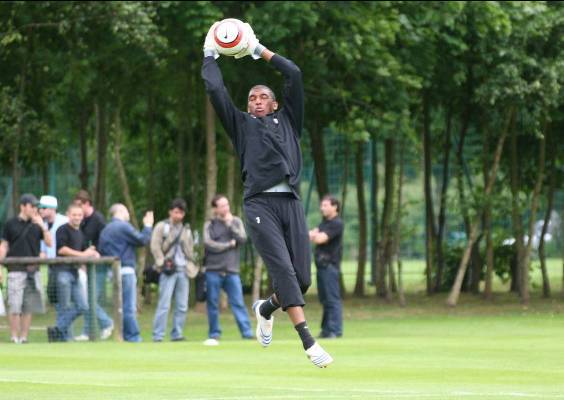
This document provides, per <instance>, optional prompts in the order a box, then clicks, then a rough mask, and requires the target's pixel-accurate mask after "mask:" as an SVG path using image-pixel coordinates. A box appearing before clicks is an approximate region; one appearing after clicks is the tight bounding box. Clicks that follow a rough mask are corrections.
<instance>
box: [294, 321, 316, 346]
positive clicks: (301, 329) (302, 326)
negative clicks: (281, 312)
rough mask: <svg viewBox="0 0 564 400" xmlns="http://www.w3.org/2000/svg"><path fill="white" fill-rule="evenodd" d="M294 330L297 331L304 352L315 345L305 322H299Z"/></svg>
mask: <svg viewBox="0 0 564 400" xmlns="http://www.w3.org/2000/svg"><path fill="white" fill-rule="evenodd" d="M294 328H296V330H297V331H298V335H300V339H302V344H303V345H304V350H307V349H309V348H310V347H311V346H313V345H314V344H315V339H314V338H313V336H311V333H310V332H309V328H308V327H307V322H305V321H304V322H300V323H299V324H298V325H296V326H295V327H294Z"/></svg>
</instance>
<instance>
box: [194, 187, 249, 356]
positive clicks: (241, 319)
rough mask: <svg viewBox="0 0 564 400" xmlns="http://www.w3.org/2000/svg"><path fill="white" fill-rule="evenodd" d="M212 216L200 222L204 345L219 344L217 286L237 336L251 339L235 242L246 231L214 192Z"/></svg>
mask: <svg viewBox="0 0 564 400" xmlns="http://www.w3.org/2000/svg"><path fill="white" fill-rule="evenodd" d="M211 206H212V211H213V218H212V219H211V220H209V221H207V222H206V223H205V225H204V246H205V258H204V260H205V261H204V267H205V269H206V287H207V298H206V302H207V309H208V324H209V331H208V339H207V340H206V341H205V342H204V344H205V345H207V346H215V345H218V344H219V338H220V336H221V329H220V327H219V295H220V291H221V289H223V290H224V291H225V293H226V294H227V297H228V299H229V304H230V306H231V311H232V312H233V316H234V317H235V320H236V321H237V326H238V327H239V331H240V332H241V336H243V338H245V339H254V336H253V332H252V331H251V322H250V321H249V315H248V314H247V308H246V307H245V302H244V300H243V288H242V285H241V278H240V276H239V245H241V244H243V243H245V241H246V240H247V234H246V233H245V227H244V226H243V222H242V221H241V220H240V219H239V218H238V217H236V216H234V215H232V214H231V210H230V208H229V200H228V199H227V197H225V196H224V195H221V194H218V195H216V196H215V197H214V198H213V199H212V201H211Z"/></svg>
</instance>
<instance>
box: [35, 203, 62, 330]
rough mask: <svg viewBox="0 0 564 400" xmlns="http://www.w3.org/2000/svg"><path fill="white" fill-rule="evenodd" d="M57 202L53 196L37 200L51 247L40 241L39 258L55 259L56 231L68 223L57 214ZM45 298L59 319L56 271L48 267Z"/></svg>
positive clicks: (52, 267) (54, 268)
mask: <svg viewBox="0 0 564 400" xmlns="http://www.w3.org/2000/svg"><path fill="white" fill-rule="evenodd" d="M58 207H59V202H58V201H57V198H56V197H55V196H49V195H44V196H41V198H40V199H39V205H38V208H39V215H41V218H43V222H44V223H45V227H46V228H47V229H48V230H49V232H50V233H51V246H47V244H46V243H45V241H44V240H42V241H41V255H40V256H41V257H45V258H55V257H57V235H56V232H57V229H59V227H60V226H62V225H64V224H66V223H67V222H69V219H68V218H67V217H66V216H65V215H62V214H59V213H58V212H57V208H58ZM47 298H48V299H49V302H50V303H51V304H54V305H55V310H56V311H57V319H59V318H60V316H61V312H60V310H59V305H58V302H57V269H56V267H54V266H52V265H49V270H48V277H47Z"/></svg>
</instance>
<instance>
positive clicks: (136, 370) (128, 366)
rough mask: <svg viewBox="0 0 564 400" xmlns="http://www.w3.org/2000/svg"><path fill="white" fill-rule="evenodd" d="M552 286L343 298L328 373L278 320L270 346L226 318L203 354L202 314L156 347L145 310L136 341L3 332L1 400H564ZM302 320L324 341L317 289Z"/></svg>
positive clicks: (563, 348)
mask: <svg viewBox="0 0 564 400" xmlns="http://www.w3.org/2000/svg"><path fill="white" fill-rule="evenodd" d="M413 265H414V267H413V268H415V269H418V268H419V267H420V266H417V263H414V264H413ZM558 265H561V264H560V262H559V261H558V260H555V262H554V263H553V265H551V268H554V270H555V273H556V272H557V269H558V268H559V267H558ZM348 268H349V267H348V266H346V269H348ZM407 269H409V268H407ZM347 276H348V275H347ZM407 276H411V275H408V274H406V277H407ZM415 276H419V274H414V275H413V277H415ZM417 279H419V278H417ZM417 279H415V281H416V280H417ZM558 279H560V278H558ZM347 280H348V279H347ZM554 280H555V282H554V286H555V287H554V290H555V294H554V298H553V299H550V300H545V299H541V298H540V296H539V294H538V293H537V292H535V293H533V296H532V300H531V303H530V305H529V306H528V307H526V308H525V307H523V306H521V305H520V304H519V302H518V301H517V299H516V298H515V297H514V295H512V294H507V293H505V292H502V291H499V292H497V293H496V296H495V298H494V300H493V301H492V302H485V301H483V300H482V299H481V298H480V297H477V296H473V295H469V294H464V295H463V296H462V297H461V301H460V305H459V306H458V307H457V308H455V309H451V308H447V307H445V306H444V299H445V295H436V296H433V297H427V296H423V295H422V294H420V292H419V291H417V290H413V291H412V292H410V293H408V296H407V307H405V308H400V307H398V305H397V304H395V303H390V304H388V303H385V302H383V301H382V300H379V299H376V298H374V296H369V297H367V298H365V299H347V300H346V303H345V334H344V337H343V338H342V339H338V340H325V341H323V342H322V345H323V346H324V347H325V348H326V349H327V350H329V351H330V352H331V354H332V355H333V357H334V359H335V363H334V364H333V365H332V366H330V367H329V368H327V369H318V368H316V367H314V366H313V365H312V364H311V363H310V362H309V361H308V360H307V359H306V357H305V355H304V352H303V350H302V349H301V346H300V343H299V340H298V338H297V335H296V334H295V332H294V331H293V328H292V327H291V326H290V323H289V322H288V321H287V319H286V316H285V315H283V314H282V313H280V312H278V313H277V314H276V317H277V321H276V324H275V330H274V341H273V344H272V345H271V347H269V348H268V349H263V348H261V347H260V346H259V345H258V343H256V342H255V341H243V340H241V339H239V335H238V332H237V330H236V327H235V323H234V321H233V318H232V316H231V314H230V313H229V312H224V313H223V314H222V328H223V330H224V334H223V338H222V341H221V344H220V346H218V347H211V348H210V347H205V346H203V345H202V341H203V340H204V339H205V338H206V331H207V320H206V317H205V315H204V314H203V313H202V312H201V311H195V310H190V311H189V316H188V323H187V327H186V332H185V333H186V336H187V337H188V341H187V342H178V343H171V342H163V343H152V342H150V325H151V318H152V316H153V311H152V308H149V307H148V308H145V309H144V310H143V312H142V313H141V315H140V322H141V326H142V331H143V337H144V340H145V342H144V343H141V344H129V343H113V342H96V343H64V344H60V343H57V344H47V343H45V341H46V338H45V332H44V330H34V331H33V332H32V335H31V337H30V339H31V343H30V344H28V345H13V344H10V343H7V341H6V337H7V331H6V329H1V330H0V335H1V336H2V340H1V342H0V399H2V400H4V399H6V400H17V399H57V400H63V399H79V400H88V399H135V400H145V399H186V400H188V399H190V400H192V399H202V400H203V399H210V400H211V399H213V400H220V399H226V400H234V399H296V400H298V399H521V398H526V399H564V357H563V355H564V340H562V338H563V333H564V316H563V314H564V302H563V301H562V296H561V291H560V290H561V289H560V282H559V281H558V280H557V278H556V277H554ZM407 281H408V280H406V283H407ZM413 284H414V286H413V289H416V288H417V285H416V284H415V282H414V283H413ZM500 285H501V284H500ZM306 312H307V315H308V319H309V325H310V327H311V328H312V330H313V332H315V333H317V331H318V327H319V322H320V317H321V308H320V307H319V305H318V303H317V301H316V298H315V294H314V292H313V291H312V294H310V295H309V296H308V306H307V307H306ZM48 318H52V315H49V316H45V317H41V318H38V319H37V322H36V323H35V324H34V325H36V326H40V325H44V324H46V323H48ZM4 321H5V320H3V322H2V323H3V324H4V325H5V322H4Z"/></svg>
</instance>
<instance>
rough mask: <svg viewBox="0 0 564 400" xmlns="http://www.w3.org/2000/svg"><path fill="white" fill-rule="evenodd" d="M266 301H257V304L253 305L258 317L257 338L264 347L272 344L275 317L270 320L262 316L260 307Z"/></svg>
mask: <svg viewBox="0 0 564 400" xmlns="http://www.w3.org/2000/svg"><path fill="white" fill-rule="evenodd" d="M265 301H266V300H257V301H255V304H253V310H254V312H255V316H256V317H257V330H256V336H257V340H258V342H259V343H260V344H261V345H262V347H268V346H270V343H271V342H272V325H273V324H274V316H272V315H271V316H270V319H266V318H264V317H263V316H262V315H261V314H260V306H261V304H262V303H264V302H265Z"/></svg>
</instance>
